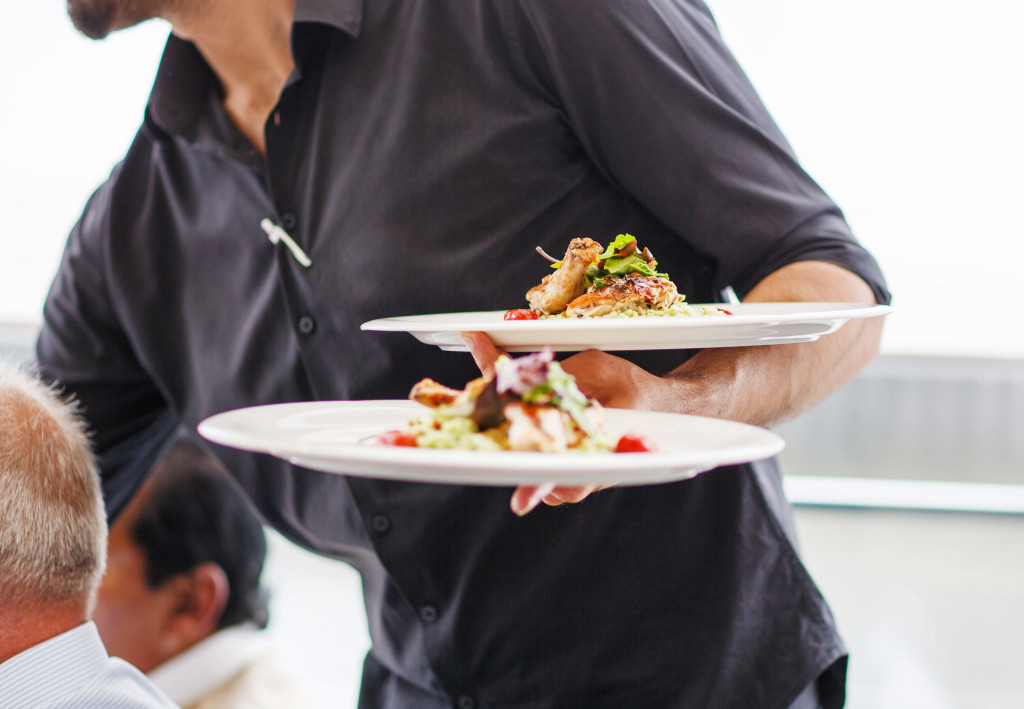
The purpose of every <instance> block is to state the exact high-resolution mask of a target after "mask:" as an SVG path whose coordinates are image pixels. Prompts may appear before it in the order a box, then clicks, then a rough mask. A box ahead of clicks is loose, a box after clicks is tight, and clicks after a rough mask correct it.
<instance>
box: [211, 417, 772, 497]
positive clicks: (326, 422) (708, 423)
mask: <svg viewBox="0 0 1024 709" xmlns="http://www.w3.org/2000/svg"><path fill="white" fill-rule="evenodd" d="M426 410H427V409H426V408H425V407H424V406H422V405H420V404H417V403H415V402H412V401H405V400H377V401H315V402H304V403H294V404H273V405H268V406H254V407H249V408H244V409H236V410H234V411H228V412H225V413H222V414H217V415H216V416H211V417H210V418H208V419H206V420H205V421H203V422H202V423H200V424H199V433H200V434H201V435H202V436H204V437H205V438H207V439H209V440H210V441H213V442H215V443H220V444H222V445H225V446H230V447H233V448H240V449H243V450H248V451H254V452H258V453H268V454H270V455H273V456H277V457H278V458H281V459H283V460H287V461H289V462H291V463H293V464H295V465H298V466H301V467H304V468H310V469H313V470H320V471H323V472H327V473H338V474H343V475H356V476H362V477H374V478H385V479H392V480H407V481H418V482H437V483H457V484H472V485H522V484H526V485H529V484H542V483H558V484H567V485H584V484H604V483H618V484H621V485H639V484H648V483H658V482H667V481H671V480H682V479H685V478H689V477H692V476H694V475H696V474H697V473H700V472H702V471H705V470H710V469H711V468H715V467H718V466H720V465H727V464H733V463H745V462H749V461H752V460H760V459H762V458H768V457H771V456H773V455H776V454H777V453H779V452H780V451H781V450H782V449H783V447H784V446H785V443H784V442H783V440H782V438H781V437H779V436H778V435H777V434H775V433H772V432H771V431H767V430H765V429H762V428H758V427H756V426H750V425H747V424H742V423H736V422H733V421H725V420H722V419H713V418H705V417H701V416H686V415H682V414H665V413H657V412H650V411H630V410H626V409H605V414H606V417H605V418H606V421H605V428H606V430H607V431H608V432H609V433H611V434H613V435H615V436H619V435H622V434H623V433H642V434H643V435H645V436H647V437H648V438H649V439H650V440H652V441H653V442H654V443H655V445H656V446H657V447H658V449H659V450H658V451H657V452H653V453H523V452H511V451H500V452H484V451H454V450H440V449H432V448H403V447H396V446H386V445H380V444H377V443H373V442H370V441H369V440H368V439H371V438H372V437H374V436H376V435H378V434H380V433H382V432H384V431H388V430H392V429H396V428H404V427H405V425H406V424H407V423H408V422H409V421H410V420H411V419H413V418H415V417H417V416H419V415H421V414H422V413H423V412H424V411H426Z"/></svg>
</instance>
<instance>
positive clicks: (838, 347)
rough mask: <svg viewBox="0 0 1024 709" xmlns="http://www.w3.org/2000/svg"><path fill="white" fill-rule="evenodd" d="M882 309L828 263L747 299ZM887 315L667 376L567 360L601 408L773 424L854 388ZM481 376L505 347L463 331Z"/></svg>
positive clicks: (795, 268) (521, 502)
mask: <svg viewBox="0 0 1024 709" xmlns="http://www.w3.org/2000/svg"><path fill="white" fill-rule="evenodd" d="M813 301H821V302H846V303H874V302H875V301H874V296H873V294H872V293H871V290H870V288H868V286H867V284H866V283H865V282H864V281H863V280H861V279H860V278H859V277H858V276H856V275H854V274H853V273H851V272H850V271H847V270H845V269H842V268H840V267H838V266H834V265H832V264H828V263H822V262H817V261H803V262H798V263H793V264H790V265H788V266H785V267H783V268H781V269H779V270H778V271H776V272H774V273H772V274H771V275H769V276H768V277H766V278H765V279H764V280H763V281H761V282H760V283H759V284H758V285H757V286H756V287H755V288H754V289H753V290H752V291H751V292H750V293H749V294H748V295H747V298H746V299H745V302H813ZM881 331H882V318H870V319H866V320H852V321H850V322H848V323H847V324H846V325H844V326H843V327H842V328H841V329H840V330H838V331H837V332H835V333H832V334H829V335H826V336H825V337H823V338H821V340H819V341H816V342H807V343H801V344H787V345H769V346H758V347H725V348H709V349H704V350H701V351H700V352H699V353H697V354H696V355H695V356H694V357H692V358H691V359H689V360H687V361H686V362H685V363H683V364H682V365H680V366H679V367H678V368H677V369H675V370H674V371H673V372H671V373H669V374H668V375H666V376H664V377H658V376H655V375H653V374H650V373H649V372H647V371H645V370H643V369H641V368H639V367H637V366H636V365H634V364H632V363H631V362H628V361H626V360H624V359H622V358H621V357H616V356H614V355H610V354H608V353H606V352H599V351H596V350H587V351H585V352H580V353H579V354H576V355H573V356H572V357H569V358H567V359H565V360H563V361H562V362H561V365H562V367H563V368H564V369H565V371H567V372H569V373H570V374H572V375H573V376H574V377H575V378H576V383H577V385H578V386H579V388H580V390H581V391H582V392H583V393H584V394H586V395H587V396H589V397H591V398H593V399H596V400H597V401H599V402H600V403H601V404H602V405H604V406H608V407H615V408H626V409H645V410H650V411H668V412H675V413H684V414H696V415H701V416H712V417H716V418H725V419H730V420H733V421H740V422H743V423H750V424H754V425H757V426H772V425H775V424H777V423H781V422H782V421H785V420H786V419H789V418H792V417H794V416H796V415H797V414H800V413H802V412H803V411H805V410H807V409H808V408H810V407H811V406H813V405H814V404H816V403H817V402H818V401H820V400H821V399H822V398H824V397H825V396H827V395H828V394H830V393H832V392H833V391H835V390H836V389H838V388H839V387H840V386H842V385H843V384H845V383H846V382H847V381H848V380H849V379H850V378H852V377H853V376H854V375H855V374H856V373H857V372H858V371H860V369H861V368H862V367H863V366H864V365H866V364H867V363H868V362H870V361H871V359H872V358H874V357H875V355H876V354H877V352H878V343H879V339H880V337H881ZM463 338H464V339H465V341H466V343H467V344H468V346H469V349H470V352H471V353H472V354H473V359H474V360H476V363H477V365H478V366H479V367H480V371H482V372H485V373H487V372H493V371H494V360H495V359H497V357H498V355H500V354H502V351H501V350H499V349H498V348H497V347H495V346H494V343H492V342H491V340H490V338H488V337H487V336H486V335H484V334H482V333H463ZM597 489H600V488H598V487H568V488H561V487H555V488H551V489H548V488H547V487H541V488H537V487H530V486H524V487H520V488H518V489H516V491H515V493H514V494H513V496H512V509H513V511H515V512H516V513H517V514H526V513H527V512H529V511H530V510H532V509H533V508H534V507H536V505H537V504H539V503H540V502H541V501H543V502H545V503H546V504H549V505H560V504H562V503H564V502H579V501H580V500H582V499H584V498H585V497H587V496H588V495H589V494H590V493H592V492H594V491H595V490H597Z"/></svg>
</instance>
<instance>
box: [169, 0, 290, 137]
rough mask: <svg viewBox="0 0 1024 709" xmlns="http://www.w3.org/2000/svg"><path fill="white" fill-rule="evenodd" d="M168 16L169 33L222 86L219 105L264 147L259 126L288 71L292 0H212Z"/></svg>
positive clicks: (275, 99)
mask: <svg viewBox="0 0 1024 709" xmlns="http://www.w3.org/2000/svg"><path fill="white" fill-rule="evenodd" d="M183 5H195V6H196V7H194V9H193V10H192V11H191V12H183V13H182V14H181V15H179V16H174V17H169V18H168V19H169V20H170V21H171V25H172V27H173V28H174V33H175V34H176V35H178V36H179V37H182V38H183V39H187V40H189V41H190V42H192V43H193V44H195V46H196V48H197V49H198V50H199V52H200V54H202V55H203V58H204V59H206V61H207V63H208V64H209V65H210V67H211V68H212V69H213V71H214V73H215V74H216V75H217V78H218V79H219V80H220V83H221V86H222V88H223V90H224V108H225V109H226V110H227V112H228V115H229V116H230V117H231V120H232V121H233V122H234V123H235V125H236V126H237V127H238V129H239V130H240V131H241V132H242V134H243V135H245V137H246V138H248V139H249V141H250V142H251V143H252V144H253V145H255V146H256V148H257V149H259V151H260V153H263V152H264V151H265V147H266V146H265V138H264V131H263V129H264V125H265V124H266V121H267V118H268V117H269V116H270V112H271V110H273V108H274V106H275V105H276V104H277V101H278V99H279V98H280V96H281V91H282V89H284V85H285V82H286V81H287V79H288V76H289V75H290V74H291V71H292V68H293V60H292V53H291V26H292V19H293V17H294V13H295V0H218V2H214V3H194V4H192V3H184V4H183Z"/></svg>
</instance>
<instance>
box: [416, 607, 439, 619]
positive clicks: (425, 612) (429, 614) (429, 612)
mask: <svg viewBox="0 0 1024 709" xmlns="http://www.w3.org/2000/svg"><path fill="white" fill-rule="evenodd" d="M420 620H422V621H423V622H424V623H433V622H434V621H435V620H437V609H436V608H434V606H421V607H420Z"/></svg>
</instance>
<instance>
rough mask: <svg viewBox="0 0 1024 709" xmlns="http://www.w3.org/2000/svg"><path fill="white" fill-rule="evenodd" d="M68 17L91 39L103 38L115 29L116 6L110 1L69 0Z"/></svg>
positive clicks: (76, 27)
mask: <svg viewBox="0 0 1024 709" xmlns="http://www.w3.org/2000/svg"><path fill="white" fill-rule="evenodd" d="M68 17H70V18H71V24H73V25H74V26H75V29H76V30H78V31H79V32H81V33H82V34H84V35H85V36H86V37H88V38H89V39H103V38H105V37H106V36H107V35H109V34H110V33H111V32H112V31H113V29H114V8H113V6H112V5H111V4H110V3H108V2H102V1H101V2H95V0H68Z"/></svg>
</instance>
